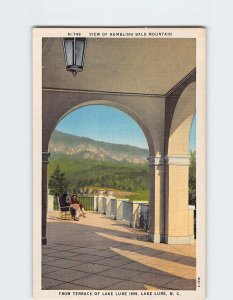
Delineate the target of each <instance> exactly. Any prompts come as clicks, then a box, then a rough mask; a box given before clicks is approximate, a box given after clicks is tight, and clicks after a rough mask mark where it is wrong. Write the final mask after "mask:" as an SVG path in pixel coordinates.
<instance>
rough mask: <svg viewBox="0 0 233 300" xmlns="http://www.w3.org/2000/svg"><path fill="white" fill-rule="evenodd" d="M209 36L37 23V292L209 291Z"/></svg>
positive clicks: (183, 295)
mask: <svg viewBox="0 0 233 300" xmlns="http://www.w3.org/2000/svg"><path fill="white" fill-rule="evenodd" d="M205 43H206V30H205V28H201V27H200V28H191V27H190V28H188V27H187V28H185V27H182V28H175V27H164V28H162V27H122V28H116V27H112V28H110V27H101V28H91V27H87V28H84V27H75V28H67V27H66V28H65V27H64V28H62V27H61V28H34V29H33V297H34V299H87V300H89V299H108V300H109V299H137V298H138V299H143V300H144V299H185V300H189V299H195V300H202V299H205V237H206V235H205V201H206V200H205V161H206V159H205V115H206V110H205V107H206V104H205V101H206V100H205V76H206V75H205V74H206V73H205V72H206V57H205Z"/></svg>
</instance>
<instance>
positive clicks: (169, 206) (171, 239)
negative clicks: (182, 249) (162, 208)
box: [164, 155, 193, 244]
mask: <svg viewBox="0 0 233 300" xmlns="http://www.w3.org/2000/svg"><path fill="white" fill-rule="evenodd" d="M188 178H189V156H188V155H187V156H184V155H183V156H179V155H172V156H167V157H166V192H165V194H166V212H165V215H166V216H165V236H164V240H165V242H166V243H168V244H188V243H189V242H190V241H191V240H193V232H190V226H189V203H188Z"/></svg>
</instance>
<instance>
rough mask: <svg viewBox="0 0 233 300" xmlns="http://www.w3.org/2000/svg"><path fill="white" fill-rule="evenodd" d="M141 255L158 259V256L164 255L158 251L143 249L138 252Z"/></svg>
mask: <svg viewBox="0 0 233 300" xmlns="http://www.w3.org/2000/svg"><path fill="white" fill-rule="evenodd" d="M136 252H137V253H139V254H142V255H147V256H150V257H158V254H162V253H163V252H162V251H161V250H158V249H148V248H141V249H139V250H137V251H136Z"/></svg>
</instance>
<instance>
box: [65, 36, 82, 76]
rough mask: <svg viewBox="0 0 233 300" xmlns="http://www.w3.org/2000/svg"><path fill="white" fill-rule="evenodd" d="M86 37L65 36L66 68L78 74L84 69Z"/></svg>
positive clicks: (74, 74)
mask: <svg viewBox="0 0 233 300" xmlns="http://www.w3.org/2000/svg"><path fill="white" fill-rule="evenodd" d="M85 45H86V39H85V38H63V48H64V56H65V63H66V70H67V71H69V72H72V74H73V76H76V75H77V73H78V72H81V71H82V70H83V63H84V52H85Z"/></svg>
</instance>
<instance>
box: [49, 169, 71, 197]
mask: <svg viewBox="0 0 233 300" xmlns="http://www.w3.org/2000/svg"><path fill="white" fill-rule="evenodd" d="M49 189H50V194H51V195H53V196H56V197H60V196H61V195H62V194H63V193H64V192H66V191H67V189H68V181H67V179H66V177H65V173H64V172H62V171H61V169H60V168H59V166H58V165H57V167H56V169H55V170H54V172H53V174H52V175H51V176H50V179H49Z"/></svg>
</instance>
